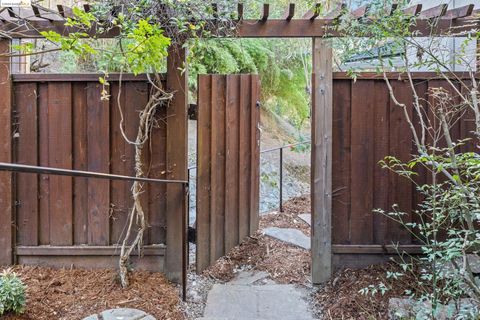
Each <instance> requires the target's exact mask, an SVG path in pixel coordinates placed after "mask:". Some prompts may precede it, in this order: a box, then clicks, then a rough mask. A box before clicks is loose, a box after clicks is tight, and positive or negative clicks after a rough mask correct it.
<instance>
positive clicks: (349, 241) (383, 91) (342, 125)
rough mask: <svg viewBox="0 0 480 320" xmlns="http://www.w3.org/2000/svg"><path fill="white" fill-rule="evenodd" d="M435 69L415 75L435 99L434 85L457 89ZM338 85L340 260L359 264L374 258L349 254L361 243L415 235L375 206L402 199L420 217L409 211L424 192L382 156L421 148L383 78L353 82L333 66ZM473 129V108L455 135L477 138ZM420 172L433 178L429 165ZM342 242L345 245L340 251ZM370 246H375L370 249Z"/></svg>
mask: <svg viewBox="0 0 480 320" xmlns="http://www.w3.org/2000/svg"><path fill="white" fill-rule="evenodd" d="M430 76H431V75H428V74H423V75H422V77H419V76H416V77H414V83H415V89H416V92H417V94H418V95H419V97H420V98H421V99H423V100H424V101H429V102H430V103H434V102H433V101H432V99H431V98H430V97H429V90H431V89H432V88H437V87H443V88H445V89H446V90H449V91H451V90H453V89H451V88H450V86H449V84H448V83H447V82H446V81H445V80H439V79H432V80H428V79H429V77H430ZM422 78H423V79H422ZM390 81H391V84H392V88H393V90H394V93H395V95H396V96H397V98H398V100H399V101H400V102H401V103H405V104H406V106H407V112H408V114H409V116H410V117H411V118H412V119H413V122H414V124H415V126H416V130H417V132H418V133H420V129H419V125H418V121H419V119H418V117H415V112H414V111H413V99H414V98H413V95H412V90H411V88H410V86H409V83H408V82H407V81H405V80H401V79H399V77H398V76H396V77H394V76H392V77H390ZM333 90H334V101H333V109H334V118H333V171H332V175H333V177H332V178H333V222H332V237H333V245H334V254H336V257H335V259H334V262H335V264H336V266H339V265H342V264H343V266H345V265H355V264H358V265H361V264H364V262H366V261H370V262H371V261H373V260H372V259H371V258H368V259H366V260H363V261H362V260H361V259H360V258H357V259H356V260H355V258H353V256H351V255H350V254H367V253H366V251H365V250H363V249H362V248H370V247H371V246H375V245H376V246H378V248H381V247H382V246H388V245H391V244H392V243H395V244H396V243H399V244H402V245H411V244H415V243H416V241H415V239H414V237H412V235H411V234H410V233H409V232H408V231H407V230H406V229H404V228H403V227H402V226H400V225H399V224H398V223H396V222H394V221H392V220H390V219H388V218H385V217H384V216H382V215H380V214H374V213H372V211H373V210H374V209H376V208H379V209H384V210H387V211H388V210H391V209H392V206H393V205H394V204H397V205H398V209H399V210H401V211H404V212H406V213H407V214H406V215H405V216H404V219H405V221H406V222H410V221H412V220H414V219H416V217H415V216H414V215H412V214H411V213H412V211H413V209H415V208H416V207H417V205H418V204H419V203H420V202H421V201H422V197H421V195H420V194H419V193H418V192H417V191H416V189H415V186H414V184H413V183H411V182H409V181H408V180H407V179H404V178H401V177H399V176H398V175H396V174H394V173H391V172H389V171H388V170H386V169H382V168H381V167H380V165H379V163H378V162H379V161H381V160H383V159H384V158H385V157H386V156H395V157H397V158H398V159H400V160H404V161H407V160H408V159H410V158H411V155H412V154H414V153H415V152H416V147H415V145H414V142H413V135H412V133H411V130H410V127H409V125H408V123H407V122H406V121H405V115H404V112H403V110H402V109H401V108H400V107H398V106H396V105H395V103H394V102H393V101H392V99H391V98H390V95H389V92H388V88H387V85H386V83H385V81H384V80H383V79H381V78H378V77H375V76H374V75H372V76H371V79H368V78H364V77H359V78H358V79H357V81H356V82H354V81H353V80H348V79H346V78H345V77H343V76H342V75H341V74H335V78H334V89H333ZM424 107H426V105H425V106H424ZM430 116H431V114H430ZM473 130H474V115H473V114H472V112H470V111H467V112H466V113H465V115H464V116H463V119H462V121H458V122H457V123H456V124H455V125H454V126H453V128H452V136H453V137H454V138H455V139H461V138H471V139H474V141H476V140H475V138H474V136H473V134H472V131H473ZM427 141H429V140H428V139H427ZM441 143H443V144H444V142H441ZM474 145H475V143H473V142H471V143H467V144H466V145H465V146H462V147H461V149H462V150H464V151H473V150H475V149H474ZM477 151H478V149H477ZM417 172H418V174H419V176H418V177H415V179H417V181H419V182H423V183H425V182H428V181H429V178H428V176H427V174H426V170H424V169H421V168H420V169H418V170H417ZM340 247H341V249H342V250H340V251H338V248H340ZM362 250H363V251H362ZM335 251H337V253H335ZM367 251H368V250H367ZM369 252H370V253H369V254H374V253H375V252H373V251H371V250H370V251H369ZM342 257H343V258H342Z"/></svg>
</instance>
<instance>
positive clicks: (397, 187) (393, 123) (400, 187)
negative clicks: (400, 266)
mask: <svg viewBox="0 0 480 320" xmlns="http://www.w3.org/2000/svg"><path fill="white" fill-rule="evenodd" d="M392 87H393V91H394V94H395V96H396V97H397V98H398V101H399V102H400V103H404V104H405V105H406V106H407V111H408V113H409V116H410V119H411V118H412V107H413V105H412V101H413V97H412V90H411V89H410V86H409V84H408V83H406V82H402V81H392ZM389 134H390V155H392V156H394V157H396V158H397V159H399V160H400V161H408V160H409V159H410V154H411V151H412V139H413V135H412V132H411V130H410V127H409V125H408V123H407V121H406V119H405V115H404V111H403V110H402V108H401V107H399V106H396V105H395V104H394V103H393V101H392V102H391V105H390V130H389ZM389 190H390V192H389V204H390V206H391V205H394V204H395V205H398V210H400V211H402V212H405V213H406V215H405V216H403V217H402V218H403V219H405V222H411V214H412V213H411V211H412V210H411V209H412V184H411V183H410V181H408V180H407V179H405V178H403V177H400V176H399V175H398V174H395V173H390V186H389ZM387 240H388V241H393V242H399V243H400V244H409V243H411V235H410V232H409V231H408V230H407V229H405V228H404V227H403V226H402V225H400V224H399V223H397V222H394V221H391V220H390V221H389V222H388V238H387Z"/></svg>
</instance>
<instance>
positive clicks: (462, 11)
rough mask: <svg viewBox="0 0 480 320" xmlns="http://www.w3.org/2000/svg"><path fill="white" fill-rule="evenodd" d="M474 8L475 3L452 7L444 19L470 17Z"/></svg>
mask: <svg viewBox="0 0 480 320" xmlns="http://www.w3.org/2000/svg"><path fill="white" fill-rule="evenodd" d="M474 8H475V5H473V4H469V5H466V6H463V7H460V8H455V9H450V10H448V11H447V12H446V13H445V15H444V16H443V17H442V19H450V20H455V19H460V18H465V17H469V16H471V15H472V13H473V9H474Z"/></svg>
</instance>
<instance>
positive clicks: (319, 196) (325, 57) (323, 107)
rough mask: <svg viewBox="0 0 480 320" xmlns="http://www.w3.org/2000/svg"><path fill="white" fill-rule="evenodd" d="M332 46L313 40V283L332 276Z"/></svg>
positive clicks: (316, 39)
mask: <svg viewBox="0 0 480 320" xmlns="http://www.w3.org/2000/svg"><path fill="white" fill-rule="evenodd" d="M332 60H333V58H332V48H331V47H330V45H329V44H328V43H327V40H325V39H321V38H314V39H313V91H312V92H313V93H312V184H311V194H312V195H311V197H312V282H313V283H314V284H319V283H323V282H325V281H327V280H329V279H330V277H331V275H332V234H331V231H332V230H331V229H332V117H333V108H332V104H333V98H332V92H333V88H332V87H333V73H332Z"/></svg>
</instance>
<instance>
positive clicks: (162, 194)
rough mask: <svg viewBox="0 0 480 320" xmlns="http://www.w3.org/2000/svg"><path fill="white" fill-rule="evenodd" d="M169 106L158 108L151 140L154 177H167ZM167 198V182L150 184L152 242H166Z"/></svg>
mask: <svg viewBox="0 0 480 320" xmlns="http://www.w3.org/2000/svg"><path fill="white" fill-rule="evenodd" d="M166 117H167V106H164V105H162V106H160V107H159V108H157V111H156V113H155V118H156V120H157V123H158V127H155V128H153V131H152V139H151V141H150V148H151V149H150V156H151V166H152V167H151V168H150V177H151V178H154V179H165V178H166V174H165V172H166V168H167V165H166V159H167V156H166V144H167V140H166V129H167V127H166V124H165V122H166V121H167V120H166ZM166 198H167V187H166V185H165V184H158V183H154V184H150V188H149V212H150V226H151V228H150V229H151V230H150V231H151V232H150V243H151V244H159V243H165V237H166V232H165V231H166V214H165V211H166Z"/></svg>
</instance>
